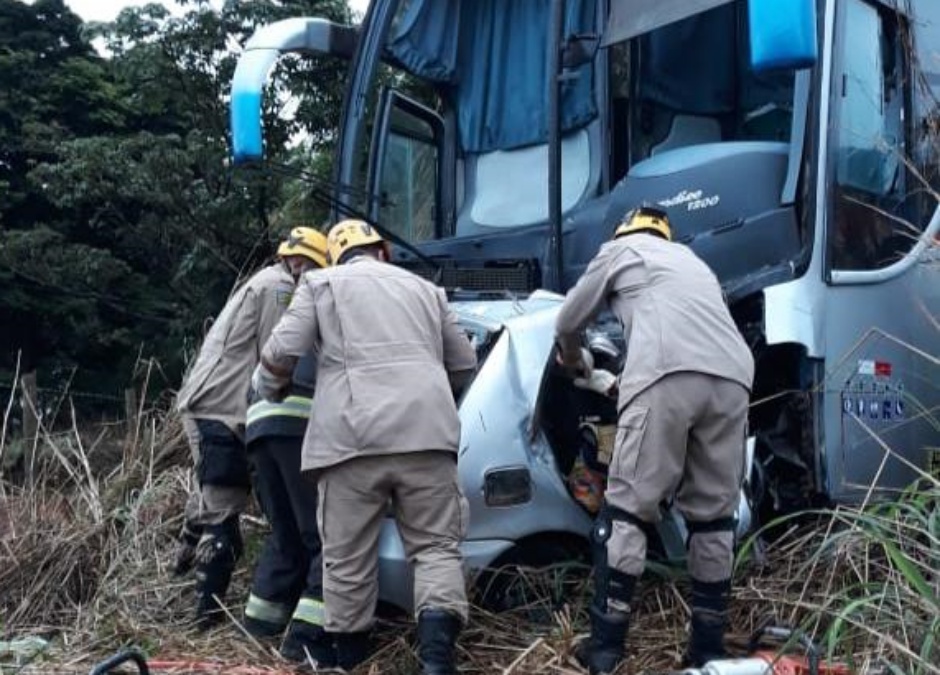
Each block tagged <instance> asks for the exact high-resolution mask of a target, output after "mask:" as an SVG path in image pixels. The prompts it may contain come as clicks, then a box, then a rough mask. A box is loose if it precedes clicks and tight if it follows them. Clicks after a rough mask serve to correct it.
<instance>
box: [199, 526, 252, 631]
mask: <svg viewBox="0 0 940 675" xmlns="http://www.w3.org/2000/svg"><path fill="white" fill-rule="evenodd" d="M241 555H242V539H241V532H240V531H239V529H238V516H232V517H231V518H229V519H227V520H225V521H224V522H222V523H221V524H219V525H208V526H206V527H205V529H204V531H203V535H202V538H201V539H200V540H199V545H198V546H197V549H196V591H197V593H198V595H199V597H198V600H197V604H196V624H197V625H198V627H199V628H200V629H201V630H205V629H207V628H211V627H212V626H214V625H216V624H218V623H219V622H221V621H222V619H223V618H224V617H225V612H224V611H223V609H222V604H221V603H224V602H225V592H226V591H227V590H228V585H229V582H231V580H232V573H233V572H234V571H235V563H236V562H237V561H238V559H239V558H240V557H241Z"/></svg>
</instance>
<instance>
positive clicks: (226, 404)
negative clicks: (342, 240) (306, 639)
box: [175, 227, 326, 628]
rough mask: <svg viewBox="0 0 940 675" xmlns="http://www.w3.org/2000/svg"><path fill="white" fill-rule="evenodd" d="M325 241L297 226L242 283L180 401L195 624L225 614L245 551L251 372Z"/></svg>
mask: <svg viewBox="0 0 940 675" xmlns="http://www.w3.org/2000/svg"><path fill="white" fill-rule="evenodd" d="M325 253H326V238H325V237H324V236H323V234H322V233H320V232H318V231H317V230H314V229H311V228H306V227H296V228H294V229H293V230H292V231H291V233H290V237H289V238H288V239H287V240H286V241H284V242H282V243H281V245H280V247H279V248H278V256H279V257H280V260H278V261H277V262H275V263H274V264H272V265H269V266H267V267H265V268H264V269H262V270H260V271H259V272H257V273H256V274H255V275H254V276H252V277H251V278H250V279H248V281H246V282H245V283H244V284H242V285H241V286H240V287H239V288H238V289H237V290H236V291H235V293H234V294H233V295H232V297H231V298H230V299H229V300H228V302H227V303H226V304H225V307H224V308H223V309H222V312H221V313H220V314H219V317H218V318H217V319H216V321H215V323H214V324H213V325H212V328H211V329H210V330H209V333H208V334H207V335H206V337H205V340H204V341H203V344H202V347H201V349H200V350H199V356H198V357H197V359H196V362H195V364H194V365H193V367H192V369H191V371H190V372H189V374H188V376H187V377H186V380H185V381H184V383H183V385H182V387H181V388H180V391H179V394H178V396H177V410H178V411H179V413H180V415H181V416H182V420H183V428H184V430H185V432H186V436H187V440H188V441H189V445H190V449H191V451H192V455H193V462H194V464H195V469H196V476H195V477H196V482H197V484H198V489H196V490H194V491H193V492H192V493H191V495H190V499H189V502H188V503H187V504H186V514H185V524H184V526H183V533H182V535H181V546H180V549H179V551H178V553H177V563H176V569H175V572H176V573H177V574H183V573H185V572H186V571H187V570H188V569H189V568H190V567H191V566H192V565H193V563H194V562H195V563H196V578H197V593H198V601H197V607H196V620H197V622H198V624H199V625H200V626H201V627H203V628H206V627H209V626H211V625H212V624H214V623H217V622H218V621H219V620H221V619H222V617H223V616H224V613H223V612H222V611H221V608H220V607H219V605H218V602H217V601H216V598H218V601H222V600H223V599H224V596H225V592H226V590H227V589H228V585H229V582H230V580H231V576H232V572H233V570H234V568H235V562H236V561H237V559H238V558H239V557H240V555H241V552H242V541H241V533H240V531H239V527H238V516H239V514H240V513H241V512H242V511H244V510H245V507H246V506H247V503H248V498H249V495H250V487H249V486H250V479H249V469H248V460H247V456H246V454H245V443H244V432H245V414H246V410H247V407H248V386H249V381H250V378H251V372H252V370H253V369H254V367H255V364H256V363H257V362H258V357H259V354H260V351H261V347H262V346H263V345H264V341H265V340H267V338H268V336H269V335H270V334H271V330H272V329H273V328H274V325H275V324H276V323H277V321H278V319H279V318H280V317H281V314H283V313H284V310H286V309H287V305H288V304H289V303H290V299H291V296H292V294H293V291H294V286H295V283H296V279H297V278H298V277H299V276H300V275H301V274H302V273H303V272H304V271H306V270H308V269H310V268H312V267H315V266H319V265H322V264H323V263H325Z"/></svg>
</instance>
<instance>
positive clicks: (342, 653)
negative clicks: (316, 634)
mask: <svg viewBox="0 0 940 675" xmlns="http://www.w3.org/2000/svg"><path fill="white" fill-rule="evenodd" d="M327 635H332V636H333V638H334V639H335V640H336V666H337V667H338V668H342V669H343V670H352V669H353V668H355V667H356V666H358V665H359V664H360V663H362V662H363V661H365V660H366V659H367V658H369V631H361V632H359V633H327Z"/></svg>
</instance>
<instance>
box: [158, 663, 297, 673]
mask: <svg viewBox="0 0 940 675" xmlns="http://www.w3.org/2000/svg"><path fill="white" fill-rule="evenodd" d="M147 666H148V667H149V668H150V670H153V671H164V672H168V673H170V674H171V675H173V674H178V675H183V674H184V673H205V674H208V675H222V673H223V672H224V674H225V675H295V674H296V671H294V670H280V669H277V668H266V667H258V666H233V665H231V664H227V663H219V662H217V661H170V660H166V661H158V660H154V661H147Z"/></svg>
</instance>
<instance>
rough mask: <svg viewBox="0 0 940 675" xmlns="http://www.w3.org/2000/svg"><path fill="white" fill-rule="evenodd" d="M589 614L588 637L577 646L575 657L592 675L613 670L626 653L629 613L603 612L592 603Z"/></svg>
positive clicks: (600, 674)
mask: <svg viewBox="0 0 940 675" xmlns="http://www.w3.org/2000/svg"><path fill="white" fill-rule="evenodd" d="M590 613H591V636H590V637H589V638H588V639H587V640H585V641H584V642H582V643H581V644H580V645H579V646H578V650H577V652H576V653H575V658H577V659H578V662H579V663H580V664H581V666H582V667H584V668H587V670H588V672H589V673H591V675H602V674H603V673H612V672H614V671H615V670H616V669H617V666H619V665H620V662H621V661H623V659H624V656H625V652H626V650H625V647H624V643H625V642H626V641H627V629H628V628H629V626H630V616H629V615H628V614H624V613H622V612H602V611H600V610H599V609H598V608H597V607H595V606H594V605H592V606H591V609H590Z"/></svg>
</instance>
